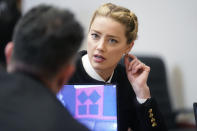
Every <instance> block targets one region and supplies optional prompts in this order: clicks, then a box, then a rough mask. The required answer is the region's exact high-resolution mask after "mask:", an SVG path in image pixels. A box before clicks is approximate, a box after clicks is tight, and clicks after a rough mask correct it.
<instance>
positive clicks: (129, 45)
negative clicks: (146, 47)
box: [125, 41, 134, 54]
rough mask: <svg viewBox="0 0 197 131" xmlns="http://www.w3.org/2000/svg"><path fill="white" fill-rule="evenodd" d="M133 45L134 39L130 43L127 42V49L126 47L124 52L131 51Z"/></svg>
mask: <svg viewBox="0 0 197 131" xmlns="http://www.w3.org/2000/svg"><path fill="white" fill-rule="evenodd" d="M133 45H134V41H133V42H131V43H130V44H128V46H127V49H126V51H125V54H128V53H129V52H130V51H131V49H132V47H133Z"/></svg>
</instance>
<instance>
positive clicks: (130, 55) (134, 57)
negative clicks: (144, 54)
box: [128, 54, 137, 59]
mask: <svg viewBox="0 0 197 131" xmlns="http://www.w3.org/2000/svg"><path fill="white" fill-rule="evenodd" d="M128 57H130V58H132V59H137V57H136V56H134V55H132V54H128Z"/></svg>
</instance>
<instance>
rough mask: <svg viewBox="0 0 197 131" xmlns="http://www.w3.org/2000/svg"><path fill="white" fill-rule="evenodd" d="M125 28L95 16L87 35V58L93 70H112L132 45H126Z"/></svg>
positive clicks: (113, 21)
mask: <svg viewBox="0 0 197 131" xmlns="http://www.w3.org/2000/svg"><path fill="white" fill-rule="evenodd" d="M126 42H127V39H126V36H125V27H124V25H122V24H121V23H119V22H117V21H115V20H113V19H111V18H108V17H103V16H97V17H96V18H95V19H94V21H93V23H92V25H91V27H90V30H89V33H88V47H87V51H88V57H89V59H90V63H91V65H92V66H93V68H94V69H95V70H100V71H107V70H114V68H115V67H116V65H117V63H118V62H119V61H120V59H121V57H122V55H123V54H125V53H128V52H129V51H130V49H131V48H132V45H133V44H127V43H126Z"/></svg>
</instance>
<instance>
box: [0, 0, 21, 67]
mask: <svg viewBox="0 0 197 131" xmlns="http://www.w3.org/2000/svg"><path fill="white" fill-rule="evenodd" d="M20 16H21V12H20V10H19V9H18V8H17V1H16V0H0V63H1V64H3V65H4V64H5V63H6V62H5V54H4V49H5V46H6V45H7V43H8V42H9V41H11V40H12V34H13V30H14V26H15V24H16V23H17V21H18V19H19V18H20Z"/></svg>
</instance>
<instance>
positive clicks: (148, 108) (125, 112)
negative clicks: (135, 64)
mask: <svg viewBox="0 0 197 131" xmlns="http://www.w3.org/2000/svg"><path fill="white" fill-rule="evenodd" d="M85 54H87V52H86V51H81V52H79V55H78V58H77V63H76V71H75V73H74V75H73V76H72V78H71V80H70V81H69V84H87V83H91V84H105V83H104V82H102V81H98V80H95V79H93V78H91V77H90V76H89V75H88V74H87V73H86V71H85V69H84V68H83V65H82V60H81V57H82V56H83V55H85ZM111 83H113V84H116V85H117V87H118V93H117V96H118V98H117V99H118V126H119V131H127V130H128V128H131V129H132V130H133V131H166V130H167V129H166V126H165V123H164V121H163V117H162V115H161V113H160V112H159V110H158V108H157V104H156V101H155V100H154V98H150V99H148V100H147V101H146V102H145V103H143V104H139V103H138V102H137V99H136V95H135V93H134V91H133V88H132V87H131V84H130V83H129V80H128V79H127V75H126V72H125V67H124V65H122V64H120V63H119V64H118V65H117V67H116V69H115V70H114V75H113V77H112V80H111Z"/></svg>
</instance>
